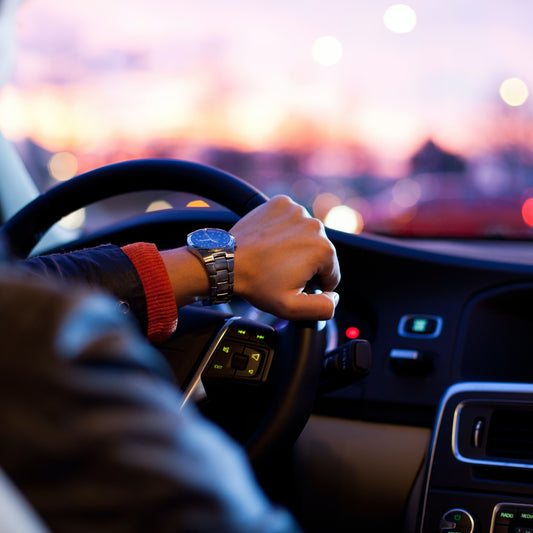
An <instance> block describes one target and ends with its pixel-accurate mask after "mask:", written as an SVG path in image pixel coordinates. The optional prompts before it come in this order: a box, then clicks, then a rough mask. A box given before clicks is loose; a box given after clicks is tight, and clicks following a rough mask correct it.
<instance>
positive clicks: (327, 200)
mask: <svg viewBox="0 0 533 533" xmlns="http://www.w3.org/2000/svg"><path fill="white" fill-rule="evenodd" d="M339 205H341V200H340V198H339V197H338V196H337V195H336V194H333V193H330V192H323V193H321V194H319V195H318V196H317V197H316V198H315V201H314V202H313V215H314V216H315V217H316V218H318V219H320V220H322V221H324V220H326V216H327V215H328V213H329V212H330V211H331V210H332V209H333V208H334V207H337V206H339Z"/></svg>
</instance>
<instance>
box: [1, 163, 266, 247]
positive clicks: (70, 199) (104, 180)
mask: <svg viewBox="0 0 533 533" xmlns="http://www.w3.org/2000/svg"><path fill="white" fill-rule="evenodd" d="M147 176H149V178H150V183H149V190H172V191H179V192H188V193H193V194H198V195H201V196H208V197H211V199H212V200H214V201H216V202H218V203H220V204H221V205H223V206H225V207H227V208H228V209H230V210H231V211H233V212H234V213H235V214H237V215H239V216H244V215H245V214H246V213H248V212H249V211H251V210H252V209H254V208H255V207H257V206H259V205H261V204H262V203H264V202H266V201H267V200H268V198H267V196H265V195H264V194H263V193H262V192H261V191H259V190H258V189H256V188H255V187H253V186H252V185H250V184H249V183H246V182H245V181H243V180H241V179H240V178H237V177H236V176H233V175H232V174H229V173H228V172H224V171H222V170H219V169H216V168H213V167H209V166H206V165H201V164H199V163H193V162H190V161H181V160H176V159H135V160H132V161H124V162H121V163H114V164H112V165H107V166H104V167H101V168H97V169H95V170H91V171H89V172H86V173H84V174H81V175H79V176H77V177H75V178H72V179H70V180H68V181H66V182H63V183H60V184H58V185H56V186H55V187H52V188H51V189H49V190H48V191H46V192H44V193H43V194H41V195H40V196H38V197H37V198H35V200H33V201H32V202H30V203H29V204H27V205H26V206H25V207H23V208H22V209H21V210H20V211H19V212H18V213H16V214H15V215H14V216H13V217H11V218H10V219H9V220H8V221H7V222H6V223H5V224H4V225H3V226H2V228H1V229H0V234H1V235H2V236H3V237H4V238H5V239H6V241H7V242H8V243H10V245H11V252H12V253H13V254H14V255H16V256H17V257H27V256H28V254H29V253H30V252H31V250H32V249H33V247H34V246H35V245H36V244H37V243H38V242H39V240H40V239H41V238H42V236H43V235H44V234H45V233H46V231H47V230H48V229H50V228H51V227H52V225H53V224H54V223H55V222H57V221H59V220H60V219H61V218H63V217H64V216H66V215H68V214H69V213H72V212H73V211H76V210H77V209H80V208H82V207H84V206H86V205H88V204H90V203H93V202H97V201H99V200H103V199H106V198H110V197H111V196H117V195H119V194H123V193H128V192H139V191H145V190H148V188H147V184H146V177H147ZM185 177H187V179H184V178H185ZM206 191H209V192H208V193H207V194H206Z"/></svg>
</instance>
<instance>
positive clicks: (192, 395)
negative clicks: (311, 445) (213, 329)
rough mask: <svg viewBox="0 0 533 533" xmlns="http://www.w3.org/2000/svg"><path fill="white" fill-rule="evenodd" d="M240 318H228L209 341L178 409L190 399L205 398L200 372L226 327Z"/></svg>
mask: <svg viewBox="0 0 533 533" xmlns="http://www.w3.org/2000/svg"><path fill="white" fill-rule="evenodd" d="M240 318H241V317H239V316H233V317H231V318H229V319H228V320H227V321H226V323H225V324H224V325H223V326H222V327H221V328H220V331H219V332H218V333H217V336H216V337H215V340H214V341H213V342H212V343H211V345H210V346H209V348H208V349H207V351H206V353H205V355H204V356H203V357H202V360H201V361H200V364H199V365H198V368H197V369H196V372H195V373H194V376H193V377H192V379H191V381H190V383H189V385H188V386H187V388H186V389H185V391H184V393H183V399H182V401H181V404H180V409H183V407H184V406H185V405H186V404H187V403H189V402H190V401H194V402H198V401H200V400H202V399H205V398H206V392H205V389H204V386H203V384H202V374H203V373H204V370H205V369H206V368H207V367H208V365H209V362H210V361H211V359H212V357H213V354H214V353H215V351H216V349H217V348H218V346H219V344H220V342H221V341H222V339H223V338H224V336H225V335H226V333H227V331H228V329H229V328H230V327H231V325H232V324H233V323H234V322H236V321H237V320H239V319H240Z"/></svg>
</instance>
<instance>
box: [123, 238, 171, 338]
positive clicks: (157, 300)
mask: <svg viewBox="0 0 533 533" xmlns="http://www.w3.org/2000/svg"><path fill="white" fill-rule="evenodd" d="M122 251H123V252H124V253H125V254H126V255H127V256H128V258H129V259H130V261H131V262H132V263H133V265H134V266H135V268H136V270H137V273H138V274H139V277H140V278H141V281H142V284H143V289H144V293H145V295H146V307H147V310H148V339H149V340H150V341H151V342H153V343H156V344H157V343H160V342H163V341H164V340H166V339H168V337H170V336H171V335H172V334H173V333H174V331H175V330H176V326H177V324H178V309H177V306H176V300H175V298H174V291H173V290H172V285H171V283H170V279H169V277H168V273H167V269H166V268H165V264H164V263H163V259H162V257H161V255H160V253H159V251H158V250H157V247H156V246H155V244H151V243H147V242H137V243H134V244H128V245H127V246H123V247H122Z"/></svg>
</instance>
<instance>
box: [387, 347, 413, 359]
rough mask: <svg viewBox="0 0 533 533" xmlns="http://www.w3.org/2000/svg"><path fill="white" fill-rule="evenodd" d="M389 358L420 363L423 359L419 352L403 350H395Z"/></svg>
mask: <svg viewBox="0 0 533 533" xmlns="http://www.w3.org/2000/svg"><path fill="white" fill-rule="evenodd" d="M389 357H390V359H398V360H400V361H418V360H419V359H420V358H421V356H420V352H419V351H418V350H404V349H402V348H393V349H392V350H391V351H390V354H389Z"/></svg>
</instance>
